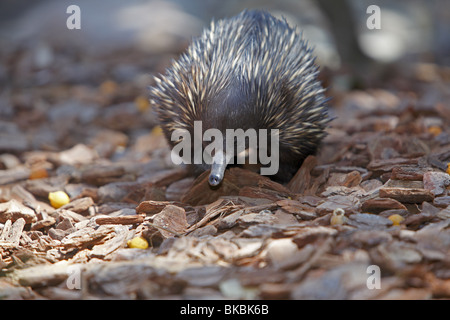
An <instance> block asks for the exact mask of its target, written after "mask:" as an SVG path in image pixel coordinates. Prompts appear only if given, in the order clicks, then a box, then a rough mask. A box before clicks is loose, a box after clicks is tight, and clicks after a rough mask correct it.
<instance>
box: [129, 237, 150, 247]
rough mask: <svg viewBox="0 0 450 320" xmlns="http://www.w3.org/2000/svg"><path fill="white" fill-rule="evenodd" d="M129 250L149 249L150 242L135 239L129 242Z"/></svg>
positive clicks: (140, 238)
mask: <svg viewBox="0 0 450 320" xmlns="http://www.w3.org/2000/svg"><path fill="white" fill-rule="evenodd" d="M127 245H128V248H137V249H147V248H148V242H147V240H145V239H144V238H142V237H135V238H133V239H131V240H128V242H127Z"/></svg>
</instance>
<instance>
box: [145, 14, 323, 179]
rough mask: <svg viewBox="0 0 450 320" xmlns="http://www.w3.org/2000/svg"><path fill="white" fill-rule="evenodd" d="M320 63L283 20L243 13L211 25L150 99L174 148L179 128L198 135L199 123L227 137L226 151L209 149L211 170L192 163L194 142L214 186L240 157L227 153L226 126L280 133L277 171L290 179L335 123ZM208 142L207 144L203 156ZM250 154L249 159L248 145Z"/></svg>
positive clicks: (279, 176) (160, 80) (160, 81)
mask: <svg viewBox="0 0 450 320" xmlns="http://www.w3.org/2000/svg"><path fill="white" fill-rule="evenodd" d="M314 61H315V57H314V56H313V53H312V49H311V48H310V47H309V45H308V43H307V41H306V40H304V39H303V37H302V36H301V35H299V34H297V33H296V30H295V29H293V28H291V27H290V26H289V25H288V23H287V22H286V21H285V20H279V19H277V18H275V17H273V16H272V15H271V14H269V13H267V12H264V11H259V10H245V11H243V12H241V13H240V14H239V15H237V16H235V17H233V18H230V19H224V20H219V21H217V22H214V21H213V22H212V23H211V26H210V28H209V29H205V30H204V31H203V34H202V35H201V36H200V37H199V38H197V39H194V40H193V42H192V43H191V45H190V46H189V48H188V49H187V51H186V52H185V53H184V54H182V55H181V57H180V58H179V60H178V61H174V62H173V64H172V66H171V67H170V68H168V69H167V71H166V74H165V75H160V77H159V78H155V81H156V86H154V87H152V88H151V94H150V98H151V101H152V103H153V105H154V107H155V110H156V111H157V113H158V117H159V120H160V123H161V127H162V129H163V131H164V133H165V135H166V138H167V140H168V141H169V143H170V144H171V145H172V146H173V147H174V146H175V145H177V144H178V143H180V142H181V140H182V139H181V138H180V137H178V140H177V141H172V140H173V137H172V134H173V133H174V132H175V130H177V129H184V130H187V131H186V132H188V133H189V134H190V135H191V137H194V135H195V134H196V135H198V132H196V133H195V134H194V122H195V121H201V125H202V132H201V133H202V134H203V133H204V132H205V131H206V130H208V129H212V128H215V129H218V130H220V132H222V133H223V141H221V145H222V146H223V149H220V150H214V152H211V150H209V152H210V156H211V157H212V158H211V159H212V165H211V162H209V164H208V162H207V161H205V159H201V161H200V162H198V161H194V160H196V159H194V153H195V150H194V143H193V142H192V140H191V143H192V146H191V148H192V152H187V155H188V157H189V159H190V160H192V162H191V163H192V164H194V168H195V170H196V171H197V172H202V171H204V170H207V169H210V168H212V170H211V173H210V176H209V183H210V184H211V185H212V186H215V185H218V184H219V183H220V182H221V180H222V178H223V175H224V171H225V168H226V166H227V165H228V164H229V163H230V162H232V161H233V159H234V158H233V156H229V155H230V154H232V155H234V153H232V152H233V151H234V150H231V149H227V148H226V145H227V141H226V134H225V131H226V129H233V130H236V129H243V130H244V131H246V130H248V129H255V130H256V132H257V133H258V134H267V135H268V136H270V134H268V133H267V132H269V131H270V132H272V131H276V130H274V129H278V132H277V133H278V139H279V140H278V145H277V147H278V148H279V149H278V150H277V151H278V155H279V159H276V160H279V166H278V168H279V169H278V172H276V173H275V174H274V175H273V178H274V179H275V180H278V181H281V182H286V181H288V180H289V179H290V178H292V176H293V175H294V174H295V172H296V171H297V170H298V168H299V167H300V165H301V164H302V162H303V160H304V159H305V157H306V156H308V155H310V154H314V153H315V152H316V150H317V148H318V145H319V143H320V141H321V140H322V139H323V138H324V136H325V135H326V133H325V129H326V127H327V124H328V123H329V121H330V118H329V116H328V114H327V109H328V107H327V98H326V97H325V94H324V91H325V89H324V88H323V87H322V85H321V83H320V81H319V80H318V78H317V76H318V72H319V71H318V67H317V66H316V65H315V62H314ZM260 129H267V130H268V131H267V132H265V131H264V130H262V131H261V130H260ZM271 130H272V131H271ZM260 132H263V133H260ZM194 138H195V137H194ZM248 140H250V139H248ZM271 141H272V140H271ZM229 142H230V141H228V143H229ZM233 143H234V142H231V144H233ZM207 144H208V142H205V141H204V140H201V144H200V147H201V151H202V152H203V151H204V150H206V149H207V148H206V147H207ZM197 146H198V144H197ZM245 149H246V150H247V155H248V151H249V149H251V146H249V141H248V142H246V146H245ZM222 150H225V151H222ZM230 150H231V151H230ZM271 150H272V149H271ZM254 151H255V150H253V152H254ZM189 153H190V155H189ZM269 154H270V153H269ZM184 156H186V154H185V155H184ZM197 160H198V159H197ZM258 161H259V159H258ZM259 162H260V161H259ZM260 164H261V162H260ZM266 164H267V163H264V165H266ZM262 167H264V166H262Z"/></svg>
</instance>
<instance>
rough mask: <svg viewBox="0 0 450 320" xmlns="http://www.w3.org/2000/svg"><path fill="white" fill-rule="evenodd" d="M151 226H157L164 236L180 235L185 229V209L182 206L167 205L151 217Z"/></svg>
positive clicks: (186, 225)
mask: <svg viewBox="0 0 450 320" xmlns="http://www.w3.org/2000/svg"><path fill="white" fill-rule="evenodd" d="M152 224H153V226H155V227H157V228H158V229H159V231H160V232H161V234H162V236H163V237H164V238H170V237H173V236H176V235H181V234H183V233H185V232H186V231H187V227H188V224H187V220H186V211H184V209H183V208H180V207H177V206H174V205H167V206H166V207H165V208H164V209H163V210H162V211H161V212H160V213H158V214H156V215H155V216H154V217H153V223H152Z"/></svg>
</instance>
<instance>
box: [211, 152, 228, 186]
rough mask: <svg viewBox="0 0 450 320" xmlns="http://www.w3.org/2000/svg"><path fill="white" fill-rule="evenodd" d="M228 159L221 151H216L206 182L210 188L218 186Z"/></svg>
mask: <svg viewBox="0 0 450 320" xmlns="http://www.w3.org/2000/svg"><path fill="white" fill-rule="evenodd" d="M229 160H230V159H228V157H227V156H226V155H225V153H224V152H223V151H218V152H216V154H215V155H214V157H213V162H212V164H211V173H210V174H209V179H208V182H209V184H210V185H211V186H213V187H215V186H218V185H219V184H220V183H221V182H222V180H223V176H224V174H225V169H226V167H227V164H228V162H229Z"/></svg>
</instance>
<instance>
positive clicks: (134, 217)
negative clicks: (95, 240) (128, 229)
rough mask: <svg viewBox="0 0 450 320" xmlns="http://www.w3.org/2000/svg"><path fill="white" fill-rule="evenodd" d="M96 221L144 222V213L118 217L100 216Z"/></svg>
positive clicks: (115, 222) (114, 222)
mask: <svg viewBox="0 0 450 320" xmlns="http://www.w3.org/2000/svg"><path fill="white" fill-rule="evenodd" d="M95 222H96V223H97V224H99V225H102V224H135V223H142V222H144V216H142V215H129V216H117V217H99V218H97V219H95Z"/></svg>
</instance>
